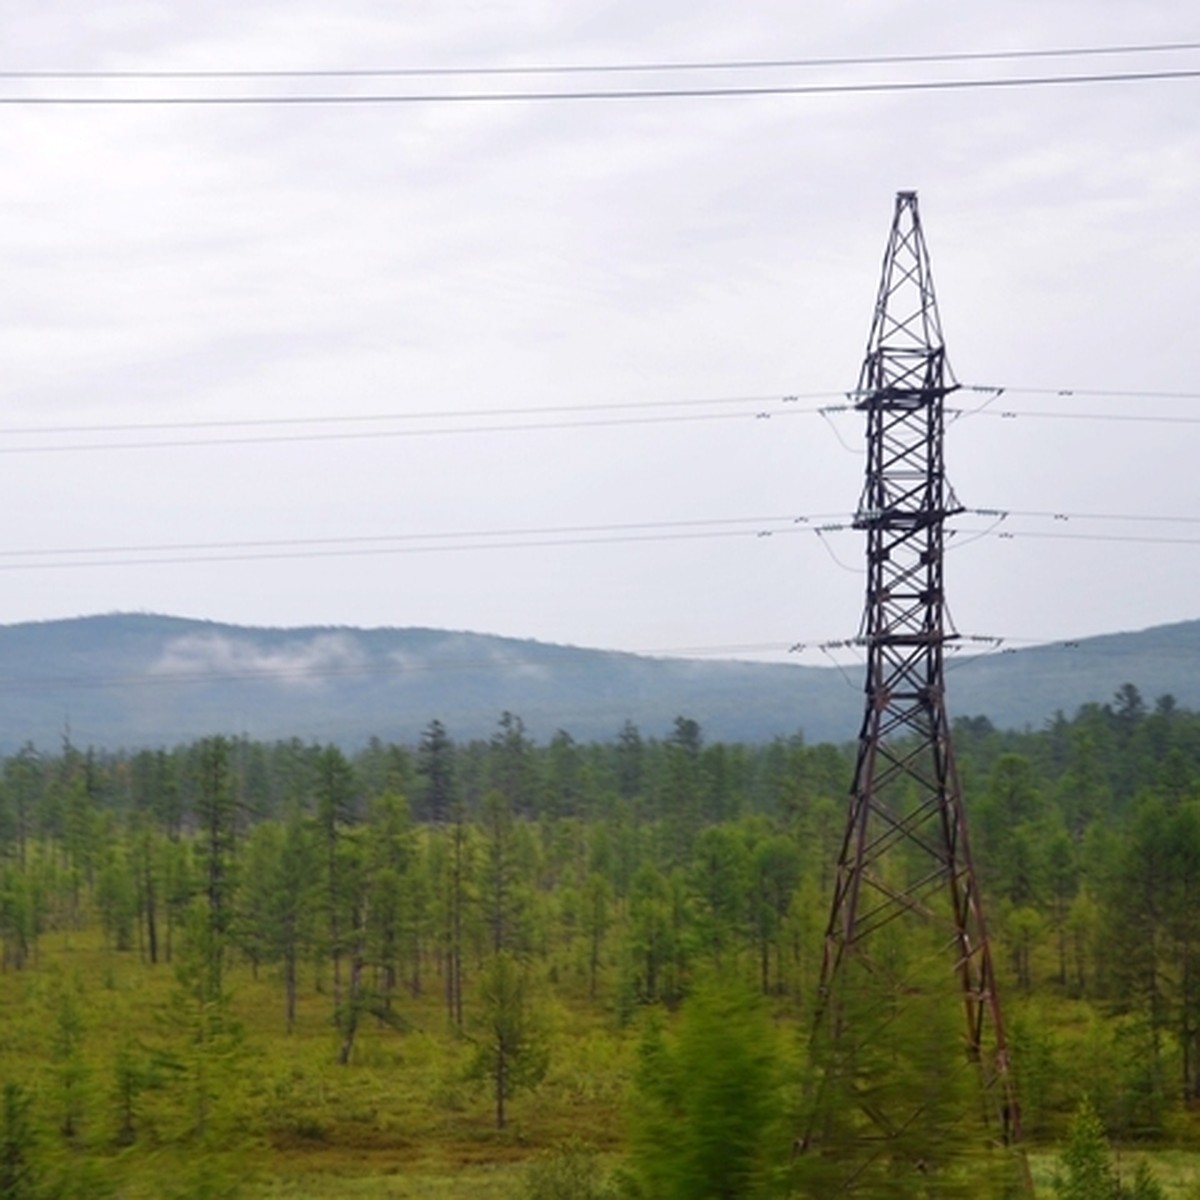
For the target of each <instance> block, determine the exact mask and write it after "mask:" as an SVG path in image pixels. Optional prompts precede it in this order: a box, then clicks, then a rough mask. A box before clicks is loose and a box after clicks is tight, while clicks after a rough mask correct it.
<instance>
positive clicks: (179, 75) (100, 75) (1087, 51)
mask: <svg viewBox="0 0 1200 1200" xmlns="http://www.w3.org/2000/svg"><path fill="white" fill-rule="evenodd" d="M1192 50H1200V42H1156V43H1149V44H1141V45H1139V44H1126V45H1116V46H1071V47H1058V48H1051V49H1019V50H968V51H949V52H945V53H940V54H876V55H850V56H826V57H808V58H751V59H716V60H713V59H710V60H699V61H692V62H679V61H659V62H642V63H629V62H623V63H559V64H540V63H532V64H528V65H526V66H515V65H514V66H476V67H466V66H456V67H346V68H323V69H322V68H292V69H287V68H280V69H273V70H263V69H253V70H238V69H215V70H125V71H119V70H111V71H105V70H95V71H88V70H25V71H19V70H8V71H0V79H87V80H92V79H154V80H162V79H387V78H447V77H449V78H456V77H458V78H461V77H471V76H519V75H589V74H591V75H610V74H659V73H666V72H674V71H763V70H800V69H809V68H815V67H860V66H898V65H904V64H911V65H917V64H933V63H956V62H1003V61H1008V62H1012V61H1020V60H1023V59H1047V58H1086V57H1097V56H1125V55H1135V54H1161V53H1181V52H1186V51H1192Z"/></svg>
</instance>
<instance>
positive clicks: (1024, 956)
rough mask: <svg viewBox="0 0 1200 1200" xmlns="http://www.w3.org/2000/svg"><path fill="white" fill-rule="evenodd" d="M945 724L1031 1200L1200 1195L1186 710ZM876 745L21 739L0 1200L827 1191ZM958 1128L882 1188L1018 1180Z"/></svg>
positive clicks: (4, 979) (937, 1136)
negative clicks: (862, 769) (826, 1148)
mask: <svg viewBox="0 0 1200 1200" xmlns="http://www.w3.org/2000/svg"><path fill="white" fill-rule="evenodd" d="M954 737H955V750H956V755H957V761H958V768H959V773H960V776H961V780H962V785H963V790H964V795H965V797H966V805H967V810H968V815H969V820H970V828H971V837H972V845H973V852H974V857H975V861H976V866H977V869H978V871H979V875H980V877H981V880H982V884H983V889H984V897H985V903H986V910H987V917H988V923H989V930H990V934H991V938H992V944H993V954H994V957H995V960H996V963H997V965H998V968H999V972H1000V978H1001V983H1002V986H1003V1002H1004V1008H1005V1016H1006V1019H1007V1024H1008V1036H1009V1042H1010V1045H1011V1047H1012V1050H1013V1069H1014V1073H1015V1077H1016V1080H1017V1086H1018V1088H1019V1093H1020V1099H1021V1107H1022V1120H1023V1126H1024V1131H1025V1138H1026V1144H1027V1146H1028V1149H1029V1154H1030V1160H1031V1162H1032V1164H1033V1173H1034V1177H1035V1179H1036V1181H1037V1183H1038V1190H1039V1194H1042V1195H1062V1196H1069V1197H1081V1198H1082V1197H1092V1196H1096V1197H1100V1196H1104V1197H1118V1196H1128V1197H1142V1198H1143V1200H1145V1198H1153V1197H1155V1196H1188V1195H1196V1194H1200V1183H1198V1182H1197V1179H1200V1173H1198V1168H1197V1165H1196V1164H1197V1163H1200V1153H1197V1152H1200V1118H1198V1106H1200V714H1197V713H1194V712H1191V711H1188V710H1185V709H1182V708H1180V707H1179V706H1177V705H1176V704H1175V703H1174V702H1173V700H1172V699H1171V697H1169V696H1163V697H1161V698H1158V699H1156V700H1153V701H1148V700H1146V699H1144V698H1143V697H1142V696H1141V695H1140V693H1139V692H1138V690H1137V688H1135V687H1134V686H1132V685H1126V686H1124V687H1123V688H1122V689H1121V690H1120V691H1119V692H1118V693H1117V694H1116V695H1115V696H1114V697H1112V698H1111V699H1110V700H1109V701H1108V702H1107V703H1096V704H1092V705H1087V706H1085V707H1083V708H1082V709H1080V710H1079V711H1078V712H1077V713H1074V714H1072V715H1066V714H1058V715H1056V716H1055V717H1054V718H1053V719H1052V720H1050V721H1049V722H1047V723H1046V725H1045V726H1044V727H1043V728H1041V729H1038V730H1028V731H1025V732H1004V731H1001V730H998V729H996V728H994V727H993V726H992V725H991V723H990V722H989V721H988V720H987V719H986V718H970V717H966V718H960V719H958V720H957V721H956V723H955V726H954ZM853 753H854V747H853V746H849V745H847V746H835V745H829V744H823V745H809V744H806V743H805V742H804V741H803V740H802V739H801V738H798V737H797V738H795V739H792V740H777V741H774V742H772V743H770V744H766V745H740V744H726V743H721V742H714V741H709V740H707V739H706V737H705V733H704V730H703V729H702V728H701V727H700V726H699V725H698V724H697V723H696V722H695V721H693V720H691V719H689V718H688V717H686V716H680V717H679V718H678V719H677V720H676V721H675V723H674V727H673V728H671V729H669V730H665V731H646V730H639V729H638V728H636V727H635V726H634V725H632V724H631V723H626V724H625V726H624V727H623V728H620V729H618V730H614V734H613V737H612V738H611V739H610V740H609V741H606V742H600V743H587V744H584V743H579V742H576V741H575V740H574V739H573V738H572V737H571V736H570V735H569V734H567V733H566V732H560V733H558V734H557V735H556V736H554V737H553V738H552V739H551V740H549V741H548V742H546V743H535V742H534V741H533V740H532V739H531V738H530V737H529V736H528V735H527V733H526V730H525V728H524V726H523V724H522V721H521V719H520V717H519V716H517V715H515V714H513V713H508V712H506V713H503V714H501V715H500V716H499V718H498V720H497V722H496V726H495V731H494V734H493V735H492V736H491V737H490V738H489V739H486V740H471V741H458V740H456V739H455V737H454V731H453V730H452V729H448V728H444V727H443V726H442V724H441V723H440V722H439V721H436V720H434V721H431V722H430V723H429V725H428V726H427V728H426V729H425V731H424V734H423V736H422V738H421V740H420V743H419V744H418V745H415V746H401V745H395V744H388V743H385V742H382V741H372V742H371V743H370V744H369V745H367V746H366V747H365V748H362V749H360V750H359V751H357V752H355V753H347V752H345V751H343V750H342V749H339V748H338V747H336V746H333V745H313V744H305V743H302V742H299V741H286V742H277V743H272V744H264V743H259V742H254V741H249V740H246V739H238V738H227V737H208V738H204V739H202V740H200V741H197V742H195V743H193V744H190V745H182V746H176V747H173V748H169V749H168V748H163V749H157V750H139V751H137V752H131V753H124V752H109V751H102V750H98V749H82V748H80V747H77V746H74V745H72V744H71V742H70V739H69V737H68V738H64V740H63V742H62V744H61V745H60V746H58V747H56V748H53V749H47V748H45V747H34V746H26V747H25V748H23V749H22V750H21V751H20V752H19V753H16V754H13V755H11V756H9V757H8V758H7V759H5V760H4V761H3V764H2V768H0V940H2V956H3V973H2V974H0V1012H2V1014H3V1019H2V1023H0V1039H2V1040H0V1197H59V1196H61V1197H73V1196H79V1197H84V1196H87V1197H104V1196H122V1197H124V1196H129V1197H141V1196H147V1197H149V1196H177V1197H202V1196H214V1197H215V1196H234V1195H243V1196H248V1197H255V1196H294V1197H332V1196H355V1195H361V1196H368V1195H369V1196H418V1195H420V1196H435V1197H436V1196H444V1197H455V1196H467V1195H470V1196H482V1197H490V1196H495V1197H514V1198H520V1197H525V1198H528V1200H556V1198H560V1197H562V1198H565V1197H568V1196H570V1197H581V1198H582V1200H587V1198H588V1197H614V1198H615V1197H618V1196H627V1197H644V1198H659V1197H664V1198H668V1200H669V1198H672V1197H677V1198H679V1200H685V1198H691V1197H695V1198H700V1197H708V1196H720V1197H758V1196H764V1197H765V1196H818V1195H820V1194H821V1192H820V1188H819V1185H818V1184H817V1183H814V1182H813V1178H812V1177H810V1176H808V1175H806V1166H805V1163H804V1162H803V1161H798V1160H797V1156H796V1154H795V1152H794V1143H795V1139H796V1135H797V1128H798V1123H799V1121H800V1114H801V1111H802V1109H803V1106H804V1103H805V1083H806V1075H807V1073H808V1067H807V1065H806V1036H807V1032H808V1029H809V1027H810V1021H811V1013H812V1006H813V1002H814V991H815V987H816V982H817V978H818V975H819V971H820V963H821V948H822V937H823V933H824V927H825V921H826V918H827V913H828V906H829V897H830V888H831V884H832V872H833V868H834V865H835V861H836V856H837V852H838V848H839V845H840V841H841V837H842V832H843V823H844V819H845V797H846V792H847V789H848V787H849V784H850V780H851V778H852V774H853ZM894 1036H895V1038H896V1039H897V1040H898V1041H903V1040H904V1039H905V1038H911V1039H917V1038H919V1037H924V1038H925V1041H926V1042H927V1043H928V1045H927V1046H926V1047H925V1049H924V1050H923V1051H922V1053H924V1054H927V1055H928V1056H929V1057H928V1062H927V1063H926V1068H925V1069H926V1071H927V1073H929V1074H932V1075H934V1076H936V1075H937V1073H938V1072H939V1070H940V1068H939V1058H940V1057H946V1058H949V1057H952V1056H953V1055H954V1054H955V1053H956V1041H955V1034H954V1032H948V1033H947V1034H946V1035H945V1036H944V1037H941V1036H938V1037H931V1036H929V1031H928V1030H925V1031H919V1030H907V1029H906V1028H905V1027H904V1025H903V1023H902V1022H898V1023H897V1026H896V1030H895V1035H894ZM896 1057H897V1059H899V1058H900V1057H901V1056H900V1055H899V1054H897V1056H896ZM964 1107H969V1105H963V1104H956V1103H951V1102H948V1101H947V1102H945V1103H940V1104H937V1105H932V1106H931V1107H930V1110H929V1116H928V1122H927V1127H926V1128H925V1129H923V1130H922V1134H923V1136H924V1137H925V1138H926V1139H927V1140H928V1141H929V1143H930V1145H932V1146H934V1147H935V1151H934V1154H933V1157H935V1158H936V1156H937V1150H936V1148H937V1147H946V1148H947V1150H946V1161H945V1167H944V1169H943V1170H942V1171H941V1173H940V1174H939V1175H937V1176H936V1177H934V1176H931V1175H930V1174H929V1173H928V1172H926V1171H921V1172H909V1173H907V1174H906V1173H904V1172H902V1171H901V1172H897V1173H896V1174H895V1175H894V1176H893V1177H892V1178H891V1179H890V1181H889V1182H888V1184H887V1186H886V1188H885V1189H884V1190H883V1191H880V1192H879V1193H878V1194H886V1195H893V1196H906V1195H913V1196H933V1195H937V1196H958V1195H963V1196H968V1195H970V1196H979V1195H988V1194H990V1193H989V1192H988V1191H987V1190H986V1188H985V1187H983V1186H981V1184H980V1178H981V1177H980V1176H977V1175H976V1174H975V1173H974V1171H973V1168H972V1166H971V1164H972V1163H973V1162H974V1161H975V1159H974V1158H973V1157H972V1156H973V1155H974V1154H975V1150H976V1148H975V1147H970V1146H967V1145H966V1143H967V1142H968V1141H969V1140H970V1139H969V1137H968V1136H967V1135H966V1133H965V1132H964V1130H965V1128H966V1127H965V1125H964V1124H963V1122H964V1120H965V1116H966V1114H964V1112H963V1109H964ZM956 1147H958V1148H961V1153H960V1151H959V1149H956ZM956 1156H957V1157H956ZM931 1180H932V1181H931ZM1189 1189H1191V1190H1189ZM868 1194H872V1195H873V1194H876V1193H874V1192H871V1193H868ZM996 1194H1000V1192H997V1193H996Z"/></svg>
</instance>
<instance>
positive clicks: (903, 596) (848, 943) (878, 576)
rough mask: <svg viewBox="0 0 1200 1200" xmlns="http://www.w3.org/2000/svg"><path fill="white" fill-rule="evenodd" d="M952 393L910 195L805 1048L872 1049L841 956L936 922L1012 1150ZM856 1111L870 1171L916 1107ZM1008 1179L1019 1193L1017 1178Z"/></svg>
mask: <svg viewBox="0 0 1200 1200" xmlns="http://www.w3.org/2000/svg"><path fill="white" fill-rule="evenodd" d="M957 387H958V384H957V383H956V382H955V380H954V376H953V373H952V372H951V370H950V367H949V364H948V362H947V359H946V352H945V346H944V342H943V338H942V331H941V324H940V321H939V318H938V312H937V304H936V300H935V297H934V291H933V281H932V276H931V274H930V269H929V257H928V252H927V250H926V246H925V240H924V234H923V231H922V227H921V221H920V217H919V214H918V209H917V197H916V193H915V192H900V193H899V194H898V195H897V197H896V208H895V216H894V220H893V223H892V229H891V235H890V237H889V240H888V245H887V250H886V252H885V255H884V262H883V273H882V278H881V282H880V287H879V293H878V297H877V300H876V304H875V313H874V319H873V321H872V326H871V334H870V338H869V340H868V346H867V353H866V357H865V359H864V361H863V365H862V370H861V373H860V376H859V381H858V386H857V388H856V390H855V393H854V397H853V398H854V402H855V407H856V409H857V410H858V411H860V412H862V413H864V414H865V416H866V424H867V429H866V451H867V455H866V477H865V481H864V487H863V492H862V496H861V499H860V502H859V507H858V512H857V516H856V518H855V526H856V527H857V528H859V529H862V530H864V531H865V533H866V536H867V586H866V603H865V606H864V610H863V618H862V625H861V627H860V631H859V642H860V644H861V645H862V646H863V647H864V648H865V651H866V658H867V664H866V683H865V688H864V690H865V708H864V715H863V721H862V726H861V729H860V732H859V739H858V754H857V759H856V765H855V773H854V782H853V785H852V788H851V793H850V803H849V808H848V812H847V819H846V828H845V833H844V835H843V839H842V844H841V851H840V854H839V858H838V865H837V872H836V876H835V881H834V890H833V902H832V906H831V909H830V916H829V922H828V925H827V928H826V933H825V942H824V951H823V957H822V966H821V980H820V987H819V992H818V1005H817V1008H818V1011H817V1017H816V1025H815V1027H814V1040H816V1039H817V1038H819V1037H824V1038H825V1039H826V1041H827V1046H828V1045H831V1046H834V1047H835V1048H836V1043H837V1042H838V1041H839V1040H841V1039H851V1040H852V1041H853V1042H854V1043H856V1044H857V1045H859V1046H862V1045H864V1044H866V1043H868V1042H869V1041H870V1040H871V1039H872V1038H873V1037H876V1036H882V1032H881V1031H874V1032H873V1031H872V1030H870V1029H863V1028H855V1029H848V1028H846V1027H845V1021H844V1019H843V1014H841V1013H840V1011H839V1006H838V1004H837V998H836V996H837V984H838V977H839V974H840V973H842V972H843V970H844V968H845V966H846V964H847V961H848V958H849V956H857V957H858V959H859V961H861V962H864V963H866V964H868V965H870V963H871V942H872V935H873V934H875V933H876V932H877V931H878V930H879V929H880V928H882V927H883V926H884V925H887V924H888V923H890V922H891V921H893V920H896V919H898V918H901V917H905V918H913V919H916V920H920V921H923V922H926V923H930V922H932V923H935V924H936V923H938V922H942V923H944V924H945V926H946V929H947V939H946V946H947V948H948V950H949V953H948V954H947V958H948V959H949V960H950V966H951V967H952V973H951V975H950V977H951V978H953V977H954V976H957V980H958V988H959V991H960V992H961V999H962V1004H963V1008H964V1016H965V1029H966V1039H965V1048H966V1053H967V1058H968V1059H969V1060H970V1061H972V1062H974V1063H976V1064H978V1066H979V1068H980V1070H981V1076H982V1084H983V1089H984V1094H985V1096H986V1097H988V1099H989V1101H990V1102H989V1104H988V1105H987V1107H988V1108H990V1109H991V1110H992V1114H993V1119H994V1127H995V1131H996V1134H995V1136H996V1141H998V1142H1004V1143H1006V1144H1009V1145H1013V1144H1015V1143H1016V1142H1017V1141H1018V1140H1019V1137H1020V1114H1019V1108H1018V1105H1017V1100H1016V1095H1015V1091H1014V1086H1013V1080H1012V1076H1011V1072H1010V1069H1009V1054H1008V1047H1007V1043H1006V1040H1005V1032H1004V1022H1003V1018H1002V1014H1001V1009H1000V999H999V995H998V993H997V988H996V976H995V970H994V967H993V964H992V956H991V950H990V946H989V942H988V937H987V932H986V926H985V923H984V917H983V910H982V905H981V902H980V895H979V887H978V882H977V877H976V874H975V869H974V865H973V863H972V860H971V852H970V845H969V840H968V837H967V822H966V814H965V812H964V808H963V800H962V793H961V789H960V786H959V780H958V774H957V771H956V768H955V762H954V752H953V746H952V744H951V737H950V728H949V723H948V719H947V714H946V705H945V677H944V655H945V647H946V645H947V644H948V643H949V642H951V641H952V640H953V639H954V638H955V637H956V636H957V635H956V634H955V633H954V632H953V630H952V628H951V627H950V626H949V624H948V621H947V616H946V604H945V581H944V573H943V564H944V549H945V534H944V522H945V520H946V519H947V518H948V517H951V516H953V515H955V514H956V513H958V512H961V511H962V508H961V506H960V505H959V504H958V501H957V499H956V498H955V496H954V493H953V490H952V488H951V487H950V486H949V484H948V482H947V479H946V473H945V463H944V433H945V406H944V401H945V397H946V396H947V395H948V394H949V393H951V392H953V391H954V390H955V389H956V388H957ZM900 853H903V854H904V855H905V856H906V860H905V861H906V864H907V865H908V868H909V870H908V872H907V874H905V873H903V872H901V873H900V875H901V878H902V879H903V882H902V884H901V885H899V886H898V885H897V884H896V883H895V882H894V881H889V880H888V879H885V878H884V872H883V870H881V868H882V867H884V866H885V865H886V864H888V863H889V860H891V859H893V858H895V857H896V856H897V855H898V854H900ZM914 861H915V862H916V863H918V864H919V866H918V867H917V868H915V869H914V868H913V865H912V864H913V862H914ZM860 1107H861V1111H862V1112H863V1114H864V1115H865V1116H866V1117H867V1125H868V1128H869V1130H870V1132H869V1133H868V1134H867V1135H866V1136H865V1138H864V1140H865V1141H866V1142H869V1145H867V1146H866V1147H865V1148H864V1150H863V1153H864V1154H865V1155H866V1156H867V1161H869V1160H870V1159H872V1158H875V1157H878V1156H879V1155H880V1154H884V1153H886V1152H887V1150H886V1145H887V1142H888V1140H889V1137H890V1136H892V1135H893V1134H894V1132H895V1131H896V1130H897V1129H904V1128H907V1127H908V1126H909V1125H911V1123H912V1122H913V1121H914V1120H915V1119H918V1117H919V1110H918V1111H917V1112H914V1111H912V1110H904V1111H899V1112H895V1113H885V1112H881V1111H877V1109H876V1107H875V1105H874V1104H873V1103H869V1102H867V1100H866V1097H865V1096H864V1097H863V1103H862V1105H861V1106H860ZM811 1130H812V1127H811V1126H810V1133H809V1134H808V1135H806V1138H805V1142H806V1143H807V1142H808V1141H809V1139H810V1138H811ZM1022 1157H1023V1156H1022ZM849 1165H850V1164H848V1166H849ZM863 1169H864V1165H862V1164H860V1165H858V1166H856V1167H854V1168H853V1169H852V1170H851V1172H850V1174H849V1175H848V1176H847V1184H846V1187H845V1189H844V1190H846V1191H853V1190H854V1186H853V1185H854V1181H855V1180H856V1179H857V1178H858V1177H859V1176H860V1175H861V1173H862V1171H863ZM1021 1173H1022V1175H1023V1178H1024V1181H1025V1185H1026V1190H1027V1191H1028V1192H1029V1193H1030V1194H1031V1193H1032V1184H1031V1183H1030V1182H1029V1176H1028V1170H1027V1169H1026V1168H1024V1167H1023V1169H1022V1172H1021Z"/></svg>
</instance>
